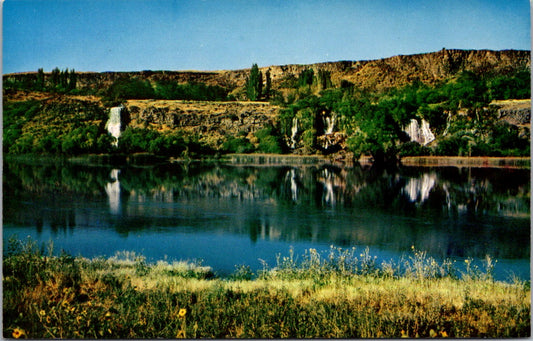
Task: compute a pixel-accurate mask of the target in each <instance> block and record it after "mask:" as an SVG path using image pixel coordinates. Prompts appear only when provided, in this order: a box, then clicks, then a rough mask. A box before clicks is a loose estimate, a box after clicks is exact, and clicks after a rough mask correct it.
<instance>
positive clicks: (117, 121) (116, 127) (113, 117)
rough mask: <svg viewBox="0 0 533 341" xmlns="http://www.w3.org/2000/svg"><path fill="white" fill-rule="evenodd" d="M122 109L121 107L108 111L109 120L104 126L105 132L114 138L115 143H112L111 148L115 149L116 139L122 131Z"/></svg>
mask: <svg viewBox="0 0 533 341" xmlns="http://www.w3.org/2000/svg"><path fill="white" fill-rule="evenodd" d="M123 108H124V107H123V106H122V105H121V106H119V107H113V108H111V109H110V111H109V120H108V121H107V123H106V125H105V127H106V129H107V131H108V132H109V133H110V134H111V136H113V137H114V138H115V141H113V146H115V147H117V146H118V138H119V137H120V133H121V130H122V119H121V113H122V109H123Z"/></svg>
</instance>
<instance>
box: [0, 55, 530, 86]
mask: <svg viewBox="0 0 533 341" xmlns="http://www.w3.org/2000/svg"><path fill="white" fill-rule="evenodd" d="M530 63H531V59H530V51H521V50H502V51H492V50H446V49H442V50H440V51H438V52H432V53H422V54H414V55H398V56H394V57H390V58H383V59H377V60H367V61H338V62H326V63H316V64H310V65H297V64H291V65H280V66H266V67H261V68H260V70H261V71H262V72H263V74H265V73H266V71H267V70H270V74H271V78H272V87H273V88H274V89H276V88H278V87H279V86H280V84H281V82H282V81H283V80H284V79H286V77H289V76H291V75H293V76H298V75H299V73H300V72H301V71H303V70H305V69H313V70H314V71H315V74H316V72H317V71H318V70H322V71H329V72H330V73H331V80H332V82H333V85H335V86H338V85H340V83H341V82H342V81H343V80H344V81H348V82H351V83H353V84H354V85H356V86H358V87H360V88H362V89H368V90H383V89H386V88H390V87H396V86H402V85H405V84H407V83H409V82H411V81H413V80H415V79H418V80H420V81H422V82H424V83H427V84H433V83H435V82H437V81H439V80H442V79H444V78H446V77H448V76H450V75H454V74H456V73H457V72H459V71H462V70H469V71H474V72H476V73H480V74H485V73H497V74H505V73H508V72H510V71H513V70H520V69H525V68H529V67H530ZM249 72H250V69H242V70H230V71H224V70H222V71H213V72H200V71H141V72H101V73H95V72H80V73H78V77H77V87H78V88H81V89H83V88H92V89H104V88H107V87H108V86H109V85H111V84H112V83H113V82H114V81H115V80H117V79H119V78H120V77H130V78H131V77H139V78H142V79H146V80H149V81H150V82H151V83H152V84H155V83H157V82H158V81H161V80H172V81H176V82H178V83H187V82H199V83H204V84H207V85H218V86H222V87H224V88H226V89H228V90H230V91H231V90H233V89H236V88H238V87H242V86H244V83H245V82H246V77H247V76H248V74H249ZM36 75H37V73H36V72H26V73H16V74H7V75H4V79H5V80H15V79H19V80H20V79H23V78H28V77H30V78H34V77H36ZM50 76H51V74H50V73H46V74H45V77H50Z"/></svg>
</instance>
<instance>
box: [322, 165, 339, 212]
mask: <svg viewBox="0 0 533 341" xmlns="http://www.w3.org/2000/svg"><path fill="white" fill-rule="evenodd" d="M322 174H323V176H322V177H321V178H320V179H319V181H320V182H321V183H322V186H323V188H324V192H325V194H324V195H323V196H322V197H323V199H324V202H325V203H326V204H331V205H335V192H334V191H333V187H334V181H335V174H333V173H332V172H330V171H329V170H328V169H327V168H324V170H323V171H322Z"/></svg>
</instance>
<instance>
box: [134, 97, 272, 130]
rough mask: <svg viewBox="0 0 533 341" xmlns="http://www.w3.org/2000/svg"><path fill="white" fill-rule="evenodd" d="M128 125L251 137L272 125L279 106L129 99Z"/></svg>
mask: <svg viewBox="0 0 533 341" xmlns="http://www.w3.org/2000/svg"><path fill="white" fill-rule="evenodd" d="M126 108H127V110H128V112H129V115H130V119H131V123H130V124H131V125H132V126H136V127H146V126H150V127H152V128H155V129H158V130H165V129H173V130H174V129H178V130H183V131H185V132H188V133H193V134H201V135H204V136H210V137H211V138H215V139H216V138H220V137H222V136H225V135H231V136H238V135H242V136H250V137H251V136H252V135H253V134H254V133H255V132H256V131H258V130H260V129H263V128H264V127H266V126H267V125H269V124H270V125H275V122H276V120H277V117H278V110H279V107H277V106H275V105H271V104H269V103H260V102H190V101H153V100H130V101H127V103H126Z"/></svg>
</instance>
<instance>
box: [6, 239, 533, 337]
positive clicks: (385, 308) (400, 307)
mask: <svg viewBox="0 0 533 341" xmlns="http://www.w3.org/2000/svg"><path fill="white" fill-rule="evenodd" d="M52 251H53V250H52V247H49V250H47V251H46V252H45V250H42V249H39V248H38V247H37V245H36V243H35V242H33V241H31V240H30V241H26V242H22V241H14V240H13V241H10V243H9V245H8V251H7V253H6V254H5V255H4V260H3V269H4V277H3V286H4V287H3V289H4V291H3V292H4V293H3V295H4V296H3V305H4V306H3V309H4V310H3V314H4V315H3V318H4V320H3V321H4V324H3V325H4V330H3V333H4V337H9V338H11V337H15V336H16V337H28V338H159V337H161V338H181V337H185V338H314V337H321V338H374V337H402V336H406V337H461V338H463V337H527V336H530V334H531V332H530V327H531V322H530V288H529V283H528V282H521V281H518V280H516V281H514V282H512V283H504V282H498V281H495V280H494V279H493V278H492V275H491V272H492V269H493V262H492V260H490V259H487V261H486V264H485V267H484V269H478V268H474V267H471V266H467V268H466V270H465V272H464V273H460V271H458V270H456V269H455V265H454V264H453V263H452V262H443V263H438V262H436V261H435V260H434V259H432V258H431V257H428V256H427V255H426V253H425V252H421V251H417V250H414V249H413V250H412V254H411V255H409V256H408V257H406V258H405V259H404V260H402V261H400V262H398V263H392V262H390V263H386V264H384V263H383V264H377V262H376V258H375V257H372V256H371V255H370V254H369V252H368V250H364V251H362V252H360V251H357V250H355V249H348V250H344V249H338V248H331V250H330V252H329V253H324V254H321V253H318V252H317V251H315V250H313V249H310V250H308V251H307V252H306V254H304V255H303V256H301V257H296V256H295V255H294V254H293V252H292V250H291V251H289V254H288V255H287V256H281V255H280V256H279V257H278V260H277V264H276V266H275V267H274V268H271V267H269V266H267V265H266V264H265V266H264V267H263V269H261V270H260V271H257V272H255V273H254V272H252V271H251V270H250V268H248V267H246V266H238V267H236V271H235V272H234V273H233V274H231V275H230V276H227V277H217V276H215V274H214V273H213V272H212V270H211V269H210V268H209V267H205V266H201V265H199V264H190V263H184V262H174V263H168V262H163V261H160V262H158V263H156V264H148V263H146V261H145V259H144V257H142V256H140V255H137V254H135V253H132V252H122V253H119V254H117V255H116V256H115V257H111V258H109V259H104V258H96V259H92V260H89V259H85V258H81V257H71V256H69V255H66V254H61V255H60V256H55V257H52V256H50V255H51V254H52ZM467 265H469V264H467ZM459 275H461V276H459Z"/></svg>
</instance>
